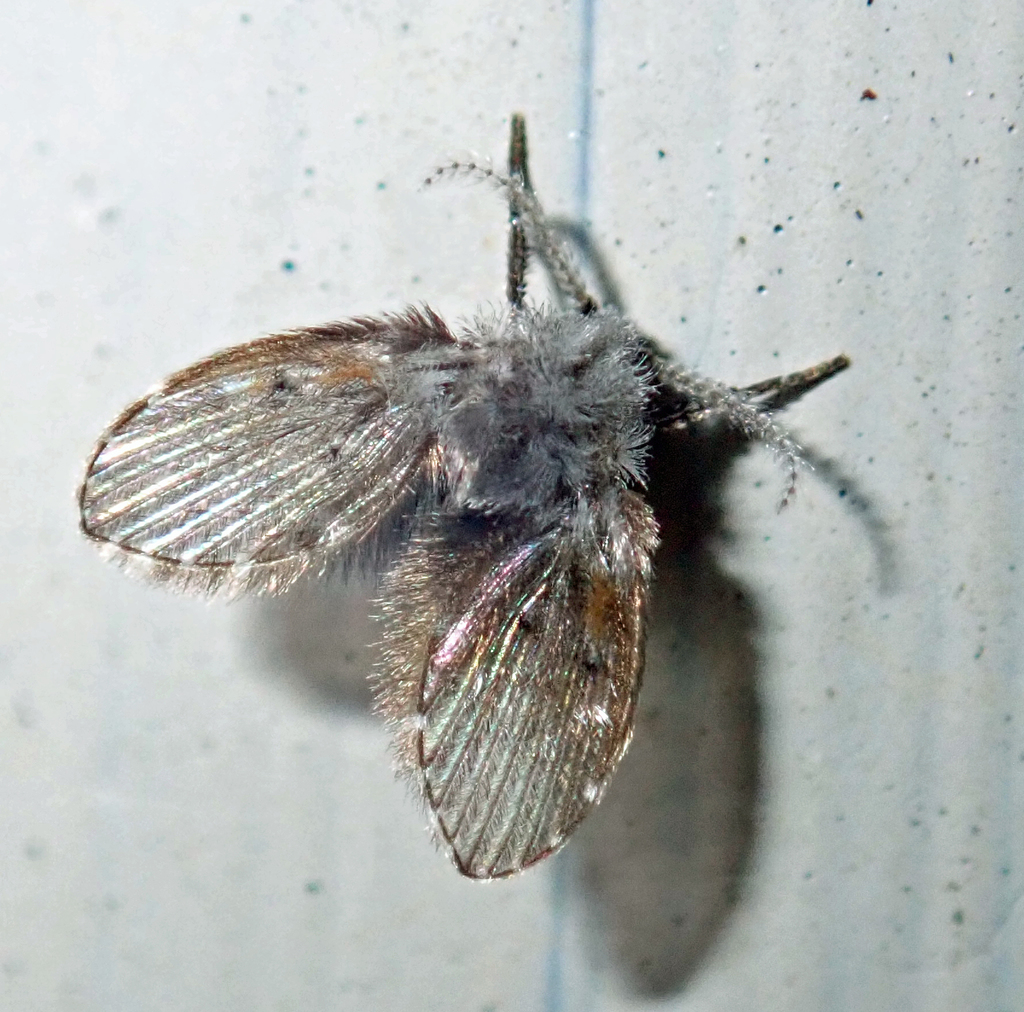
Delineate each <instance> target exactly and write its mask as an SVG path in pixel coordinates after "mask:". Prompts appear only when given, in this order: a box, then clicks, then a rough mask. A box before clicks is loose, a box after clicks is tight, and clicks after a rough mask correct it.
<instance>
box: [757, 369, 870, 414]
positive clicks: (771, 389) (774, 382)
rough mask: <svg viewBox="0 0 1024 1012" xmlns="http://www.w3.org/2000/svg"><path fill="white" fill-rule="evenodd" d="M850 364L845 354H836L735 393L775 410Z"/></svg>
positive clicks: (801, 395) (790, 402)
mask: <svg viewBox="0 0 1024 1012" xmlns="http://www.w3.org/2000/svg"><path fill="white" fill-rule="evenodd" d="M849 365H850V359H849V358H848V357H847V356H846V355H837V356H836V357H835V358H830V359H829V360H828V361H827V362H819V363H818V364H817V365H812V366H811V367H810V368H808V369H803V370H802V371H800V372H792V373H789V374H788V375H786V376H773V377H772V378H771V379H766V380H761V381H760V383H752V384H751V385H750V386H747V387H740V388H738V390H737V393H741V394H747V395H748V396H751V397H754V398H756V399H757V401H758V404H759V405H760V406H761V407H762V408H766V409H767V410H769V411H777V410H779V409H780V408H784V407H786V405H787V404H792V403H793V402H794V401H796V400H799V399H800V398H801V397H803V395H804V394H805V393H807V392H808V390H813V389H814V388H815V387H816V386H818V385H819V384H821V383H824V382H825V380H827V379H831V378H832V377H833V376H835V375H836V373H839V372H842V371H843V370H844V369H846V368H847V367H848V366H849Z"/></svg>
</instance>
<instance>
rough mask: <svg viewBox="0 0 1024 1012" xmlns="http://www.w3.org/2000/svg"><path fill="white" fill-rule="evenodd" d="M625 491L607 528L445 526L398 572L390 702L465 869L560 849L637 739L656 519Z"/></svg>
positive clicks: (387, 594) (388, 604)
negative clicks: (466, 529)
mask: <svg viewBox="0 0 1024 1012" xmlns="http://www.w3.org/2000/svg"><path fill="white" fill-rule="evenodd" d="M615 499H616V505H615V506H614V507H613V509H612V512H613V513H614V514H615V515H614V516H613V517H611V518H610V523H607V524H606V523H603V522H602V523H600V524H599V525H598V526H597V527H596V528H595V530H597V531H602V530H603V531H604V533H599V534H595V535H593V536H590V535H581V534H580V531H579V528H578V526H575V525H573V524H572V523H571V521H570V522H569V523H567V524H566V525H565V526H563V527H560V528H558V529H556V530H554V531H550V532H547V533H544V534H542V535H539V536H532V537H530V536H526V537H523V536H516V535H514V534H509V533H508V531H507V527H506V528H505V529H504V530H503V529H501V528H500V527H498V526H497V525H496V526H495V527H494V528H493V529H491V530H490V531H488V532H486V533H484V534H481V535H479V536H477V537H475V538H471V540H472V541H473V542H474V543H473V544H467V537H466V535H463V536H462V537H461V538H459V539H458V543H456V536H455V535H454V534H453V533H451V532H448V533H443V530H444V529H443V528H442V529H441V531H442V533H435V534H433V535H429V536H424V537H420V538H417V539H415V540H414V542H413V543H412V544H411V545H410V548H409V549H408V550H407V552H406V554H405V556H404V557H403V558H402V559H401V560H400V561H399V563H398V565H397V566H396V568H395V569H394V570H393V571H392V572H391V573H390V574H389V576H388V578H387V579H386V582H385V587H384V593H383V595H382V601H383V610H384V613H385V619H386V621H387V627H386V632H385V640H384V645H385V666H384V668H383V670H382V672H381V674H380V675H379V677H378V679H377V686H376V689H377V698H378V705H379V708H380V709H381V711H382V712H383V713H384V714H385V715H386V716H387V717H388V718H389V721H390V723H391V726H392V728H393V731H394V733H395V738H396V748H397V752H398V759H399V764H400V767H402V768H404V770H405V772H407V773H409V774H410V776H411V777H412V778H413V779H414V780H415V781H416V782H417V783H418V785H419V786H420V788H421V789H422V792H423V795H424V797H425V799H426V802H427V805H428V806H429V808H430V810H431V812H432V813H433V816H434V820H435V828H436V832H437V834H438V836H439V838H440V839H441V840H442V841H443V842H444V843H445V845H446V846H447V847H448V849H449V851H450V854H451V856H452V859H453V860H454V862H455V864H456V866H457V867H458V869H459V870H460V871H461V872H462V873H463V874H464V875H467V876H470V877H473V878H496V877H500V876H505V875H510V874H512V873H514V872H517V871H520V870H521V869H523V868H525V867H527V866H529V865H531V864H533V863H534V862H536V861H539V860H540V859H541V858H543V857H546V856H547V855H549V854H551V853H553V852H554V851H555V850H557V849H558V848H559V847H560V846H561V845H562V844H563V843H564V842H565V840H566V839H567V838H568V837H569V835H570V834H571V833H572V832H573V830H574V829H575V828H576V826H577V825H578V824H579V823H580V821H581V820H582V819H583V818H584V817H585V816H586V815H587V813H588V812H589V811H590V810H591V809H592V808H593V807H594V806H595V805H596V804H597V803H598V801H599V800H600V798H601V795H602V793H603V791H604V788H605V785H606V784H607V782H608V779H609V778H610V777H611V775H612V773H613V772H614V770H615V768H616V766H617V765H618V762H619V760H620V759H621V758H622V755H623V753H624V752H625V750H626V747H627V746H628V744H629V741H630V737H631V735H632V729H633V715H634V707H635V704H636V698H637V693H638V691H639V688H640V676H641V672H642V669H643V647H644V621H645V610H646V600H647V590H648V584H649V580H650V553H651V551H653V548H654V545H655V542H656V533H655V525H654V521H653V519H652V517H651V514H650V512H649V510H648V508H647V506H646V504H644V503H643V501H642V500H641V499H640V498H639V497H638V496H637V495H635V494H634V493H630V492H626V491H621V490H619V491H617V492H616V493H615Z"/></svg>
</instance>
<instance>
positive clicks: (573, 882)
mask: <svg viewBox="0 0 1024 1012" xmlns="http://www.w3.org/2000/svg"><path fill="white" fill-rule="evenodd" d="M551 225H552V228H553V230H554V231H556V232H557V234H558V235H559V237H560V239H561V240H562V241H564V242H565V243H567V244H568V245H569V246H570V247H571V248H572V249H573V251H574V252H575V253H576V256H577V259H578V260H579V262H580V266H581V267H582V269H583V271H584V272H585V273H586V275H587V278H588V280H589V282H590V283H591V285H592V286H593V288H594V289H595V290H596V291H597V292H598V294H599V295H600V297H601V300H602V303H603V304H605V305H613V306H616V307H617V308H619V309H621V310H622V311H623V312H625V307H624V306H623V300H622V297H621V295H620V289H619V287H618V286H617V284H616V281H615V278H614V274H613V272H612V270H611V269H610V267H609V265H608V263H607V262H606V260H605V259H604V257H603V256H602V254H601V252H600V250H599V249H598V247H597V246H596V244H595V243H594V241H593V239H592V237H591V235H590V234H589V232H588V231H587V230H586V228H585V227H583V226H581V225H578V224H575V223H573V222H570V221H567V220H563V219H553V220H552V222H551ZM750 445H751V441H750V440H748V439H745V438H744V437H743V436H742V435H739V434H737V433H736V431H735V430H734V429H731V428H729V427H728V426H727V425H724V424H723V425H719V426H712V427H710V428H708V427H700V428H698V427H694V428H686V429H681V430H670V431H661V432H659V433H657V434H656V436H655V440H654V445H653V446H652V452H651V457H650V459H651V466H650V473H649V475H648V501H649V502H650V504H651V506H652V507H653V509H654V511H655V516H656V518H657V521H658V525H659V528H660V536H661V544H660V546H659V548H658V550H657V552H656V554H655V557H654V565H655V578H654V584H653V587H652V594H651V602H650V611H649V616H648V622H649V624H648V639H647V655H646V667H645V674H644V688H643V692H642V693H641V696H640V702H639V706H638V712H637V719H636V734H635V738H634V741H633V745H632V748H631V751H630V753H629V754H628V755H627V757H626V758H625V759H624V761H623V763H622V765H621V767H620V769H619V771H618V773H617V776H616V780H615V786H614V789H612V790H609V792H608V794H607V795H606V797H605V799H604V801H603V803H602V805H600V806H599V807H598V808H597V810H596V812H595V813H594V814H593V815H592V816H591V817H590V819H589V820H588V822H587V824H586V825H584V826H583V827H581V829H580V830H579V832H578V833H577V846H576V849H575V851H574V852H573V853H572V855H571V857H570V858H569V860H568V868H569V869H570V888H571V889H575V890H577V891H578V892H579V893H580V894H581V897H582V900H583V903H584V905H585V907H586V908H588V909H589V912H590V914H591V916H590V917H589V918H588V920H589V922H590V923H591V925H592V926H593V930H592V931H591V932H590V935H589V938H590V942H591V944H592V945H593V947H594V949H595V950H596V952H595V955H596V956H597V958H599V959H600V957H601V954H606V955H609V956H610V957H611V958H612V960H613V963H614V965H615V967H616V969H617V972H618V974H619V976H620V978H621V979H622V981H623V983H624V984H625V985H626V987H627V988H628V989H629V990H630V991H632V992H633V993H634V994H635V995H637V996H638V997H659V996H665V995H668V994H671V993H673V992H676V991H678V990H680V989H682V988H683V987H685V985H686V983H687V981H688V980H689V979H690V977H691V976H692V974H693V972H694V970H695V969H696V968H697V967H698V966H699V964H700V963H701V962H702V961H703V959H704V958H705V957H706V956H707V954H708V953H709V952H710V950H711V949H712V948H713V947H714V945H715V942H716V940H717V938H718V936H719V934H720V933H721V930H722V928H723V927H724V926H725V924H726V923H727V921H728V917H729V913H730V911H731V909H732V908H733V907H734V906H735V904H736V902H737V901H738V899H739V897H740V895H741V892H742V885H743V880H744V875H745V871H746V868H747V865H748V859H749V855H750V854H751V852H752V849H753V846H754V843H755V829H756V819H755V813H756V810H757V807H758V803H759V784H760V779H759V769H760V754H761V750H760V733H761V721H760V708H759V705H758V697H757V689H756V686H757V676H758V668H759V657H758V653H757V649H756V645H755V644H756V642H757V639H758V633H759V618H758V608H757V605H756V602H755V601H754V600H753V599H752V597H751V595H750V594H749V593H748V592H747V590H746V588H745V587H744V586H743V585H742V583H741V582H740V581H739V580H737V579H736V578H735V577H734V576H732V575H729V574H727V573H726V572H725V571H724V570H723V569H722V567H721V565H720V562H719V557H718V555H719V553H718V547H719V546H720V544H721V542H722V540H723V537H724V536H726V529H725V518H724V511H723V493H724V490H725V487H726V484H727V480H728V478H729V476H730V474H731V472H732V469H733V465H734V463H735V462H736V460H737V459H738V458H739V457H741V456H742V455H744V454H745V453H746V452H747V450H748V449H749V447H750ZM374 590H375V588H374V584H373V583H372V582H371V581H369V580H364V581H363V582H361V583H360V582H356V583H353V582H352V580H351V579H349V580H344V579H332V580H329V581H327V582H326V583H325V582H323V581H312V580H311V581H304V582H302V583H300V584H299V585H298V586H297V587H295V588H294V589H293V590H292V591H291V592H289V594H288V595H286V596H285V597H284V598H279V599H276V600H275V599H265V600H261V601H260V602H259V603H258V604H257V605H256V606H255V607H254V608H253V609H252V610H251V611H250V616H251V618H250V623H251V626H252V629H251V633H250V634H249V635H248V636H247V641H248V642H249V643H250V644H251V645H252V647H253V648H254V649H256V650H257V651H259V653H260V654H262V663H261V667H263V668H264V669H265V670H267V671H268V672H270V671H273V672H274V674H275V675H276V676H278V677H284V678H285V679H287V681H288V682H289V683H290V684H291V685H292V687H293V688H295V690H296V691H297V692H298V693H299V694H300V695H301V696H302V697H304V698H305V699H306V700H307V702H308V703H309V704H310V705H312V706H314V707H316V708H320V709H325V710H328V711H344V712H350V713H366V714H367V715H369V711H370V709H371V707H372V694H371V692H370V690H369V688H368V681H367V678H366V675H367V672H368V671H369V670H370V669H371V668H372V666H373V664H374V663H375V662H376V660H377V657H376V652H375V650H374V648H373V647H368V646H367V644H369V643H372V642H373V641H374V639H375V635H374V630H375V626H374V623H373V620H372V618H371V611H372V608H371V606H370V604H369V603H368V602H369V600H370V599H371V598H372V596H373V594H374Z"/></svg>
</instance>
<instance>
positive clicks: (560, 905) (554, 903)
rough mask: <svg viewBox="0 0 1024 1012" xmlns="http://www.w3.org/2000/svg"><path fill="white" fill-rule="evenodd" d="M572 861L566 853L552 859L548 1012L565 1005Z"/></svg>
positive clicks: (546, 973) (546, 972) (546, 983)
mask: <svg viewBox="0 0 1024 1012" xmlns="http://www.w3.org/2000/svg"><path fill="white" fill-rule="evenodd" d="M569 868H570V862H569V861H567V860H566V859H565V856H564V854H562V855H559V856H558V857H556V858H554V859H553V861H552V874H551V940H550V943H549V945H548V958H547V965H546V966H545V967H544V1006H543V1008H544V1012H562V1010H563V1009H564V1008H565V979H564V976H563V973H562V964H563V962H564V959H565V919H566V912H567V911H566V906H567V905H566V890H567V889H568V870H569Z"/></svg>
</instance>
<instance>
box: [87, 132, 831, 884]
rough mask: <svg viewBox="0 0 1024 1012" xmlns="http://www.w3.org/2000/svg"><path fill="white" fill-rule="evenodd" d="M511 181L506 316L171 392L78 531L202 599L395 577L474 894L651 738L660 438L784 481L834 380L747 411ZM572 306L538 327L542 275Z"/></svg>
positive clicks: (394, 607) (429, 800)
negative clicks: (588, 277) (640, 323)
mask: <svg viewBox="0 0 1024 1012" xmlns="http://www.w3.org/2000/svg"><path fill="white" fill-rule="evenodd" d="M509 163H510V164H509V174H508V175H507V176H502V175H499V174H497V173H495V172H493V171H492V170H490V169H483V168H480V167H478V166H476V165H472V164H470V165H465V164H459V163H453V164H452V165H450V166H448V167H446V168H445V169H443V170H439V171H440V172H442V173H443V172H454V171H467V172H469V173H471V174H476V175H482V176H487V177H489V178H491V179H492V180H493V181H494V182H496V183H498V184H499V185H500V186H501V187H502V188H503V189H504V190H505V192H506V194H507V196H508V199H509V205H510V212H511V214H510V217H511V229H510V240H509V256H508V299H509V306H508V308H507V310H506V311H505V312H504V313H502V314H500V315H493V316H489V317H482V318H479V319H477V320H476V321H475V322H473V323H472V324H470V325H468V326H465V327H463V328H461V329H458V330H452V329H449V327H448V326H447V325H446V324H445V322H444V321H443V320H441V319H440V317H438V316H437V315H436V314H434V313H433V312H431V311H430V310H429V309H410V310H407V311H406V312H404V313H401V314H399V315H394V316H384V317H381V318H379V319H356V320H350V321H346V322H341V323H334V324H327V325H325V326H322V327H315V328H310V329H306V330H298V331H294V332H291V333H286V334H281V335H278V336H275V337H268V338H264V339H261V340H257V341H253V342H251V343H250V344H245V345H241V346H238V347H236V348H231V349H228V350H227V351H223V352H221V353H220V354H217V355H214V356H213V357H211V358H208V359H206V360H204V361H202V362H199V363H197V364H195V365H193V366H191V367H189V368H187V369H185V370H183V371H181V372H179V373H176V374H175V375H173V376H171V377H170V378H169V379H168V380H166V381H165V382H164V384H163V385H162V386H161V387H159V388H158V389H157V390H156V391H155V392H153V393H151V394H149V395H148V396H147V397H144V398H143V399H142V400H140V401H137V402H135V403H134V404H132V405H131V406H129V407H128V408H127V409H126V410H125V411H124V412H123V413H122V414H121V416H120V417H119V418H118V419H117V420H116V421H115V422H114V424H113V425H112V426H111V427H110V428H109V429H108V430H107V431H106V432H105V433H104V435H103V437H102V438H101V440H100V442H99V445H98V447H97V449H96V451H95V453H94V454H93V456H92V458H91V459H90V461H89V464H88V468H87V473H86V476H85V480H84V482H83V484H82V488H81V492H80V505H81V524H82V530H83V531H84V533H85V534H86V536H87V537H88V538H90V539H91V540H93V541H95V542H97V543H99V544H100V545H102V546H104V547H105V548H108V549H109V550H110V552H111V553H112V554H113V555H114V556H115V557H116V558H118V559H119V560H120V561H122V562H123V563H125V564H127V565H129V566H131V567H132V568H136V569H140V570H142V571H144V572H145V573H146V574H147V575H149V576H150V577H152V578H154V579H156V580H161V581H165V582H167V583H170V584H172V585H174V586H176V587H179V588H181V589H185V590H189V591H200V592H207V593H212V592H218V591H219V592H226V593H228V594H238V593H245V592H257V593H260V592H265V593H277V592H281V591H283V590H285V589H286V588H287V587H289V586H290V585H291V584H292V583H294V581H295V580H296V579H298V578H299V577H300V576H302V575H304V574H307V573H314V574H320V573H323V572H324V570H325V569H326V568H327V566H328V565H329V564H334V563H335V562H337V563H340V564H342V565H353V564H357V565H358V564H363V565H370V566H376V567H379V568H380V569H382V570H384V571H385V576H384V579H383V582H382V590H381V595H380V610H381V611H382V613H383V619H384V661H383V664H382V666H381V667H380V669H379V671H378V672H377V673H376V674H375V676H374V679H375V690H376V698H377V704H378V708H379V709H380V711H381V712H382V713H383V714H384V716H385V718H386V719H387V720H388V722H389V724H390V726H391V728H392V731H393V733H394V737H395V743H396V752H397V757H398V762H399V766H400V768H401V769H402V770H403V771H404V772H405V773H407V774H408V775H409V777H410V778H411V779H412V780H413V781H414V782H415V783H416V784H417V785H418V787H419V789H420V791H421V793H422V796H423V797H424V799H425V801H426V804H427V807H428V809H429V811H430V812H431V814H432V818H433V822H434V827H435V830H436V833H437V835H438V838H439V839H440V840H441V841H442V842H443V843H444V845H445V846H446V847H447V849H448V851H449V853H450V855H451V857H452V859H453V860H454V862H455V864H456V866H457V867H458V869H459V870H460V871H461V872H462V873H463V874H465V875H468V876H471V877H474V878H495V877H499V876H504V875H509V874H512V873H514V872H516V871H519V870H521V869H523V868H525V867H527V866H529V865H531V864H533V863H535V862H536V861H538V860H540V859H541V858H543V857H545V856H546V855H548V854H551V853H553V852H554V851H555V850H557V849H558V848H559V847H560V846H561V845H562V844H563V843H564V842H565V841H566V839H567V838H568V837H569V835H570V834H571V833H572V832H573V830H574V829H575V828H576V826H577V825H578V824H579V822H580V821H581V820H582V819H583V818H584V817H585V816H586V814H587V813H588V812H589V811H590V810H591V809H592V808H593V807H594V805H596V804H597V802H598V801H599V800H600V798H601V795H602V793H603V791H604V789H605V787H606V785H607V783H608V781H609V778H610V777H611V775H612V773H613V772H614V770H615V768H616V766H617V765H618V763H619V760H620V759H621V758H622V755H623V753H624V752H625V750H626V748H627V746H628V744H629V740H630V736H631V734H632V727H633V716H634V710H635V706H636V699H637V693H638V691H639V688H640V679H641V674H642V671H643V655H644V635H645V629H644V623H645V614H646V603H647V596H648V588H649V585H650V579H651V555H652V553H653V551H654V548H655V547H656V544H657V526H656V524H655V521H654V517H653V515H652V513H651V510H650V508H649V507H648V505H647V504H646V502H645V501H644V498H643V495H642V488H643V477H644V465H645V458H646V454H647V450H648V446H649V444H650V441H651V438H652V435H653V433H654V431H655V429H656V428H658V427H671V426H677V427H678V426H686V425H694V424H698V423H702V422H706V421H709V420H715V419H720V420H723V421H724V422H726V423H727V424H728V425H730V426H733V427H735V428H737V429H739V430H741V431H742V432H743V433H744V434H746V435H747V436H748V437H749V438H751V439H756V440H760V441H763V442H765V443H766V444H768V445H769V446H770V447H771V448H773V449H774V450H775V451H776V452H777V454H778V455H779V456H780V457H781V458H782V459H783V461H784V463H785V464H786V466H787V468H788V469H789V473H790V476H791V478H790V483H791V484H792V480H793V476H794V475H795V469H796V466H797V463H798V460H799V450H798V448H797V446H796V444H795V443H794V441H793V440H792V439H791V438H790V436H789V435H788V434H787V433H786V432H785V431H784V430H783V429H782V428H781V427H780V426H779V425H778V424H777V422H776V421H775V419H774V416H773V412H774V410H775V409H777V408H780V407H783V406H785V404H786V403H788V402H789V401H791V400H793V399H795V398H796V397H798V396H800V394H802V393H803V392H805V391H806V390H808V389H810V388H811V387H813V386H815V385H817V384H818V383H820V382H821V381H822V380H824V379H826V378H827V377H829V376H831V375H833V374H834V373H836V372H838V371H840V370H841V369H843V368H845V367H846V365H848V361H847V359H846V358H845V357H843V356H840V357H838V358H836V359H833V360H831V361H829V362H826V363H823V364H822V365H820V366H816V367H814V368H812V369H809V370H806V371H805V372H802V373H796V374H793V375H792V376H788V377H778V378H775V379H771V380H766V381H765V382H763V383H760V384H756V385H755V386H752V387H748V388H745V389H742V390H736V389H733V388H731V387H728V386H726V385H725V384H722V383H718V382H716V381H713V380H708V379H705V378H703V377H699V376H697V375H695V374H693V373H690V372H687V371H685V370H683V369H681V368H679V367H678V366H676V365H674V364H672V363H671V362H670V361H669V360H668V359H667V358H666V357H665V356H664V355H663V354H662V353H661V352H660V351H659V350H658V349H657V348H656V347H655V345H654V344H653V343H652V342H651V341H650V340H649V339H648V338H646V337H645V336H643V335H642V334H641V333H640V332H639V331H638V330H637V329H636V328H635V327H634V326H633V325H632V324H631V323H630V322H629V321H628V320H626V319H624V318H623V317H622V316H621V315H620V314H619V313H618V312H616V311H615V310H611V309H607V310H602V309H600V308H599V307H598V303H597V300H596V299H595V298H594V297H593V296H591V295H590V294H589V293H588V292H587V290H586V287H585V285H584V284H583V282H582V280H581V279H580V277H579V275H578V274H577V272H576V271H575V270H574V268H573V267H572V265H571V264H570V263H569V262H568V260H567V259H566V257H565V255H564V253H563V251H562V249H561V246H560V245H559V243H558V242H557V240H556V238H555V235H554V233H553V231H552V229H551V227H550V226H549V224H548V223H547V221H546V219H545V217H544V214H543V212H542V210H541V207H540V205H539V203H538V201H537V199H536V197H535V196H534V194H533V190H532V188H531V186H530V182H529V176H528V173H527V160H526V136H525V126H524V122H523V119H522V117H521V116H514V117H513V119H512V143H511V154H510V159H509ZM531 251H532V252H534V253H536V254H537V255H538V256H539V257H540V258H541V259H542V261H543V262H544V263H545V265H546V266H547V267H548V269H549V271H550V273H551V275H552V277H553V279H554V280H555V283H556V285H557V286H558V288H559V290H560V291H561V292H562V293H563V294H564V296H565V297H566V298H568V299H569V300H571V301H572V302H573V303H575V307H576V308H575V310H573V311H570V312H563V311H559V310H555V309H552V308H550V307H547V308H531V307H529V306H527V305H526V304H525V301H524V295H525V270H526V263H527V257H528V254H529V252H531Z"/></svg>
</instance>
